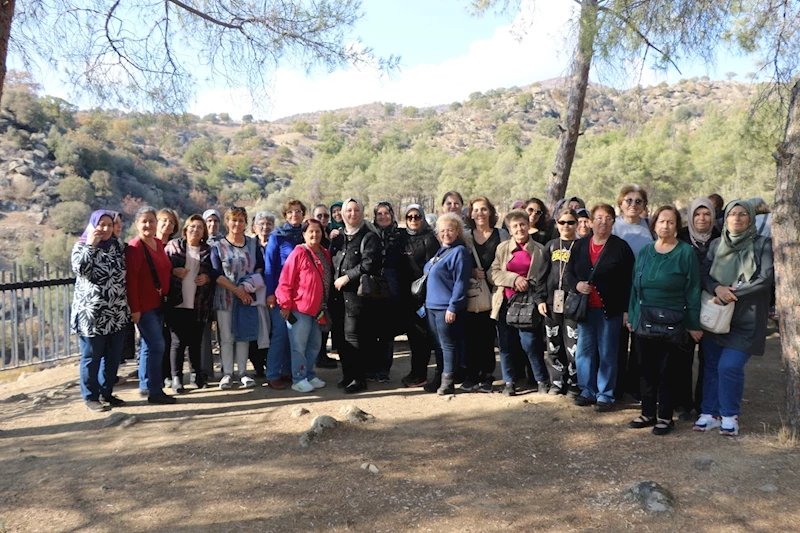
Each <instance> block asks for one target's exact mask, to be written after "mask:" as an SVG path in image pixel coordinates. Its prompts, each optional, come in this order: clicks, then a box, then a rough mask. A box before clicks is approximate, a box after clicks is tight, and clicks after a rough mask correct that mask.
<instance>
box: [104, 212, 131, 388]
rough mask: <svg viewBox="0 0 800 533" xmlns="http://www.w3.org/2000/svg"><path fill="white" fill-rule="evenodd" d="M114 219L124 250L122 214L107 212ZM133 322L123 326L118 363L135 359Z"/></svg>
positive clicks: (120, 379) (119, 378)
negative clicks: (120, 353) (123, 331)
mask: <svg viewBox="0 0 800 533" xmlns="http://www.w3.org/2000/svg"><path fill="white" fill-rule="evenodd" d="M109 213H111V215H113V217H114V233H113V235H114V238H115V239H117V242H119V243H120V246H122V249H123V250H124V249H125V246H126V245H125V243H124V242H123V240H122V213H119V212H117V211H109ZM135 327H136V326H134V325H133V322H130V321H129V322H128V324H127V325H126V326H125V340H124V342H123V343H122V355H120V362H122V361H127V360H128V359H135V358H136V332H135V331H134V328H135ZM125 381H127V379H126V378H125V376H117V380H116V382H117V383H125Z"/></svg>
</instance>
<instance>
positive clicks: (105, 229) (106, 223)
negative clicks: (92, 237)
mask: <svg viewBox="0 0 800 533" xmlns="http://www.w3.org/2000/svg"><path fill="white" fill-rule="evenodd" d="M97 229H98V230H100V240H101V241H107V240H108V239H110V238H111V236H112V235H113V234H114V221H113V220H112V219H111V217H110V216H107V215H103V216H101V217H100V220H98V221H97Z"/></svg>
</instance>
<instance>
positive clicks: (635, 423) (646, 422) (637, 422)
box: [628, 415, 656, 429]
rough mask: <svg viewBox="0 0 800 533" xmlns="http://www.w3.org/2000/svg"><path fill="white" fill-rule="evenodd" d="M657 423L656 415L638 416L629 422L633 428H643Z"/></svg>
mask: <svg viewBox="0 0 800 533" xmlns="http://www.w3.org/2000/svg"><path fill="white" fill-rule="evenodd" d="M655 425H656V417H651V418H648V417H646V416H644V415H641V416H637V417H636V418H634V419H633V420H631V421H630V422H628V427H629V428H632V429H642V428H646V427H650V426H655Z"/></svg>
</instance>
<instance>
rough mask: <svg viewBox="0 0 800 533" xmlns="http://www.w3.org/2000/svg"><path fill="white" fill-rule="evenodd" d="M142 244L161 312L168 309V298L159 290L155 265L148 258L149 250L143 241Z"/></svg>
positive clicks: (159, 282)
mask: <svg viewBox="0 0 800 533" xmlns="http://www.w3.org/2000/svg"><path fill="white" fill-rule="evenodd" d="M141 242H142V247H143V248H144V256H145V258H147V264H148V265H150V275H151V276H153V285H155V287H156V291H157V292H158V296H159V300H160V301H161V306H160V307H161V310H164V309H166V308H167V307H169V305H168V304H169V296H167V295H166V294H164V293H163V292H162V290H161V280H159V279H158V272H156V265H155V263H153V258H152V257H151V256H150V250H148V249H147V248H148V246H147V243H145V242H144V241H141Z"/></svg>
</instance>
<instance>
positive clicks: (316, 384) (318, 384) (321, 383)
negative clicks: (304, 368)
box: [308, 378, 325, 389]
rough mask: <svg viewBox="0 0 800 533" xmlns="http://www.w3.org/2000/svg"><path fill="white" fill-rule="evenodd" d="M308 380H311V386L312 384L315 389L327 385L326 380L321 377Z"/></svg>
mask: <svg viewBox="0 0 800 533" xmlns="http://www.w3.org/2000/svg"><path fill="white" fill-rule="evenodd" d="M308 382H309V383H310V384H311V386H312V387H314V388H315V389H321V388H322V387H324V386H325V382H324V381H322V380H321V379H319V378H314V379H310V380H308Z"/></svg>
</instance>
